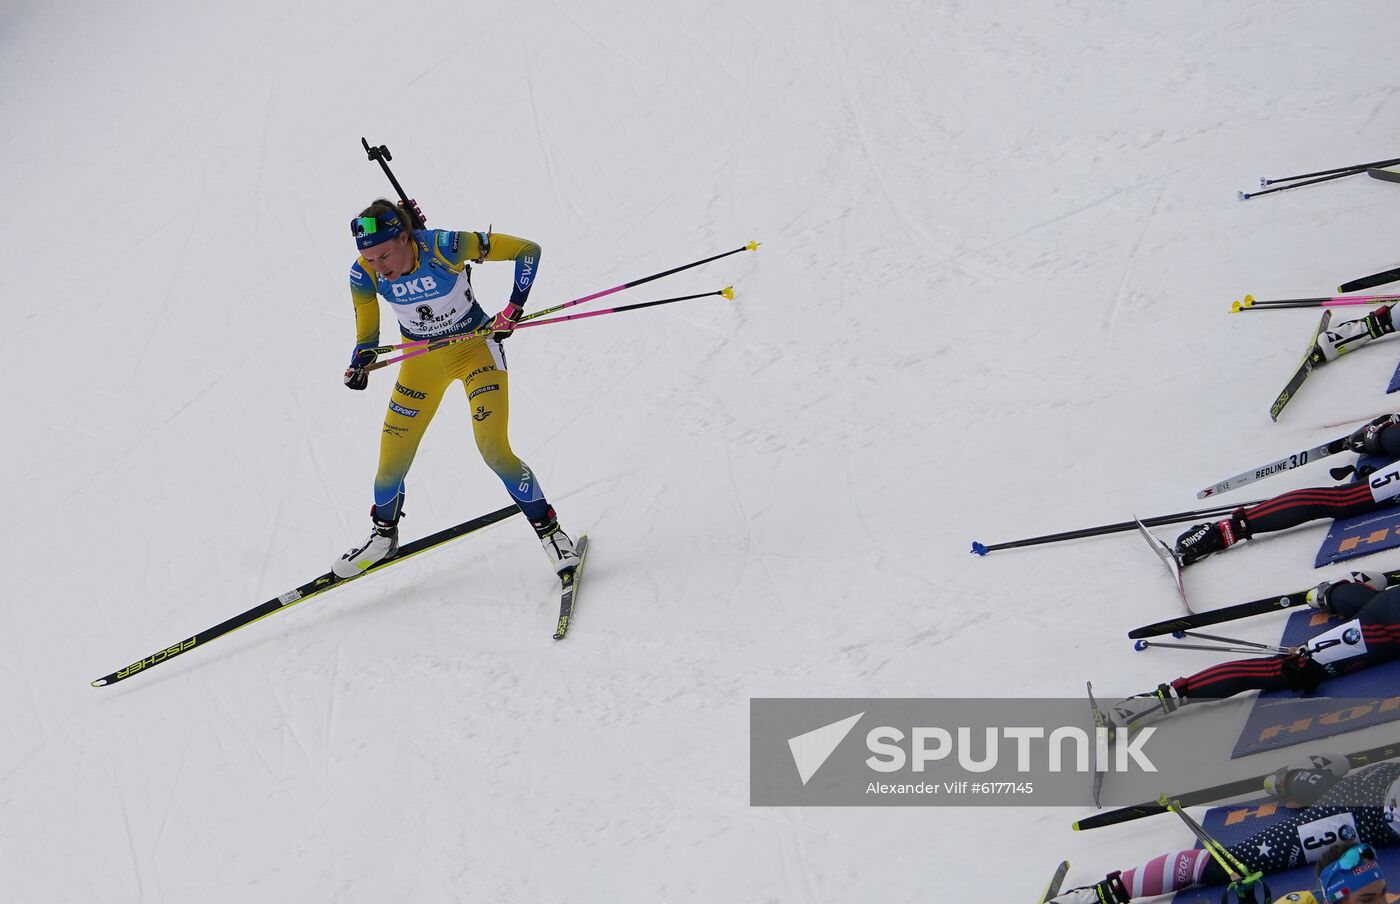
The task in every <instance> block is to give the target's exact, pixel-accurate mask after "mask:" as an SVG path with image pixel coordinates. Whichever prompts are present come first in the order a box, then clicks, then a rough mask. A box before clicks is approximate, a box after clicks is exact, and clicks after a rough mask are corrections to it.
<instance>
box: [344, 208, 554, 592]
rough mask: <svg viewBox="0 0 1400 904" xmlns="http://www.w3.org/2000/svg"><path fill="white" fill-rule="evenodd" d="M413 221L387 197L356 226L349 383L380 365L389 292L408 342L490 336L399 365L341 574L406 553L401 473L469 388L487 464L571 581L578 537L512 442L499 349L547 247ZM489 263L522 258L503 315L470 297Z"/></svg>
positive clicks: (358, 382)
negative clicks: (447, 407) (447, 401)
mask: <svg viewBox="0 0 1400 904" xmlns="http://www.w3.org/2000/svg"><path fill="white" fill-rule="evenodd" d="M412 222H413V220H412V219H411V218H410V217H409V216H408V214H407V211H406V210H404V209H403V208H401V207H399V206H396V205H395V204H393V203H392V202H390V201H386V200H384V199H382V198H381V199H379V200H377V201H375V202H374V203H373V204H371V205H370V206H369V207H367V208H365V210H364V212H363V213H361V214H360V215H359V216H358V217H355V218H354V219H353V220H351V222H350V231H351V233H352V234H353V235H354V237H355V244H356V246H357V247H358V248H359V250H360V257H359V259H358V260H356V261H355V263H354V265H353V266H351V268H350V295H351V298H352V299H353V300H354V303H355V350H354V352H353V353H352V355H351V359H350V367H349V369H348V370H346V371H345V385H346V386H348V387H350V388H351V389H357V390H359V389H364V388H365V387H366V386H367V385H368V383H369V374H368V373H367V372H366V370H365V368H366V367H368V366H369V365H370V364H372V363H373V362H374V359H375V353H374V352H373V351H370V349H373V348H374V347H375V346H377V345H378V344H379V298H380V297H381V296H382V297H383V298H384V300H385V301H387V302H388V303H389V305H390V307H391V308H392V309H393V311H394V314H395V316H397V317H398V320H399V332H400V333H402V334H403V336H404V338H405V339H408V340H419V339H431V340H440V339H445V338H448V337H451V336H457V335H461V334H465V333H471V332H474V331H476V330H479V329H481V328H482V327H485V326H487V325H489V326H490V327H491V328H492V330H493V332H491V333H490V334H489V335H482V336H476V337H473V338H470V339H461V340H458V341H456V342H453V343H451V344H449V345H447V346H444V347H443V348H440V349H436V350H434V351H431V352H427V353H425V354H421V355H418V356H416V357H412V358H409V359H408V360H406V361H404V362H403V364H401V365H400V366H399V373H398V380H397V381H396V382H395V383H394V388H393V391H391V392H390V393H389V410H388V412H387V413H386V414H385V416H384V431H383V434H382V435H381V437H380V440H379V471H378V473H377V474H376V475H375V478H374V505H372V506H371V507H370V519H371V521H373V529H372V530H371V531H370V534H369V538H368V539H367V540H365V542H364V543H361V544H360V545H359V546H356V547H355V548H353V549H351V550H349V551H348V552H346V553H345V554H344V555H343V556H341V557H340V558H339V559H337V560H336V562H335V565H334V566H333V569H332V570H333V571H334V572H335V574H336V575H337V576H338V577H341V578H349V577H354V576H355V575H358V574H360V573H361V572H363V571H364V570H365V569H367V568H369V567H370V566H371V565H374V564H375V563H377V562H382V561H384V560H385V559H388V558H391V557H392V556H393V555H394V553H395V552H397V551H398V548H399V527H398V524H399V518H400V516H401V515H402V514H403V500H404V476H405V475H406V474H407V473H408V468H409V466H410V465H411V464H412V463H413V456H414V453H415V452H417V450H418V443H419V441H420V440H422V438H423V432H424V431H425V430H426V429H427V427H428V423H429V422H430V421H432V419H433V414H434V413H435V412H436V411H437V408H438V404H439V403H440V402H441V401H442V396H443V393H444V392H445V391H446V390H447V387H448V386H449V385H451V384H452V383H455V382H461V384H462V386H463V388H464V389H465V391H466V394H467V404H468V405H469V406H470V408H471V413H472V414H471V417H472V433H473V435H474V436H475V437H476V447H477V449H478V450H479V451H480V452H481V457H482V459H483V460H484V461H485V462H486V464H487V465H488V466H490V468H491V470H493V471H495V472H496V476H498V477H500V478H501V482H502V483H504V484H505V486H506V491H507V492H508V493H510V496H511V498H512V499H513V500H515V503H516V505H518V506H520V511H521V512H523V513H524V515H525V517H526V518H528V519H529V521H530V525H531V526H532V527H534V529H535V533H536V534H537V535H538V536H539V538H540V542H541V543H542V544H543V546H544V549H545V552H546V553H548V555H549V558H550V562H551V564H552V565H553V566H554V570H555V572H556V573H557V574H559V575H561V576H562V575H564V574H565V573H567V572H568V571H569V570H570V569H572V568H574V567H575V566H576V565H577V564H578V554H577V553H576V552H575V551H574V544H573V540H571V539H570V538H569V535H568V534H566V533H564V531H563V530H561V529H560V527H559V521H558V519H557V518H556V517H555V514H554V509H553V508H552V507H551V506H550V504H549V501H548V500H547V499H545V496H544V491H543V490H541V489H540V485H539V481H538V480H537V479H536V477H535V473H534V471H532V470H531V469H530V467H529V466H528V465H526V464H525V463H524V462H523V461H521V460H520V459H519V458H518V457H516V455H515V453H514V452H512V451H511V448H510V441H509V439H507V437H506V425H507V421H508V419H509V416H510V402H509V389H510V381H509V377H508V376H507V373H506V359H505V352H504V349H503V347H502V342H503V340H504V339H505V338H506V337H507V336H509V335H510V334H511V331H512V330H513V329H514V328H515V325H516V324H517V323H518V322H519V320H520V316H521V314H522V313H523V311H524V308H525V300H526V298H528V297H529V294H530V286H531V285H532V284H533V283H534V280H535V273H536V272H537V271H538V269H539V264H540V246H539V245H536V244H535V243H534V242H531V241H527V240H525V239H519V238H515V237H514V236H509V235H502V234H500V233H495V234H492V233H491V232H458V231H454V230H447V229H418V230H415V229H411V228H408V227H409V224H411V223H412ZM485 261H515V283H514V288H513V289H512V291H511V295H510V301H509V302H508V303H507V304H506V306H505V307H504V308H503V309H502V310H501V311H500V313H498V314H497V315H496V316H495V317H494V318H492V317H491V316H489V315H488V314H487V313H486V312H485V311H483V310H482V308H481V305H480V304H478V303H477V300H476V296H475V294H473V292H472V285H471V264H473V263H478V264H479V263H483V262H485Z"/></svg>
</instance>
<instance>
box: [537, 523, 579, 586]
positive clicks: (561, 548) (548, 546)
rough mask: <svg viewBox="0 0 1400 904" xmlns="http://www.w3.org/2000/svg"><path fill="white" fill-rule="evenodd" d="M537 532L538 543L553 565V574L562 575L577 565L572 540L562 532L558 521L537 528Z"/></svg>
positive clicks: (576, 554) (576, 553) (576, 556)
mask: <svg viewBox="0 0 1400 904" xmlns="http://www.w3.org/2000/svg"><path fill="white" fill-rule="evenodd" d="M538 533H539V538H540V545H541V546H543V547H544V551H545V554H546V555H548V556H549V564H550V565H552V566H554V573H555V574H557V575H559V576H560V577H563V576H564V575H565V574H566V573H568V572H570V571H573V570H574V569H575V568H577V567H578V552H576V551H575V550H574V541H573V540H572V539H571V538H570V537H569V535H568V534H566V533H564V530H563V528H561V527H560V526H559V522H558V521H555V522H554V523H553V524H551V525H549V526H548V527H545V528H544V529H543V530H539V531H538Z"/></svg>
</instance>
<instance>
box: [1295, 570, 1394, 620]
mask: <svg viewBox="0 0 1400 904" xmlns="http://www.w3.org/2000/svg"><path fill="white" fill-rule="evenodd" d="M1347 584H1361V585H1363V586H1365V587H1370V588H1371V589H1372V590H1384V589H1386V587H1388V586H1390V579H1389V578H1387V577H1386V576H1385V572H1383V571H1379V572H1366V571H1353V572H1352V573H1351V574H1350V576H1349V577H1348V578H1347V579H1346V580H1343V581H1323V582H1322V583H1321V584H1318V585H1317V586H1316V587H1314V588H1313V589H1311V590H1309V591H1308V593H1307V596H1306V599H1307V601H1308V605H1309V606H1311V607H1312V608H1314V609H1317V610H1318V611H1319V612H1326V613H1328V614H1329V615H1335V614H1336V613H1337V609H1336V607H1335V606H1333V605H1332V594H1333V592H1334V591H1336V589H1337V588H1338V587H1342V586H1345V585H1347Z"/></svg>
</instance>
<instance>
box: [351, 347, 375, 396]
mask: <svg viewBox="0 0 1400 904" xmlns="http://www.w3.org/2000/svg"><path fill="white" fill-rule="evenodd" d="M375 357H376V355H375V354H374V352H372V351H369V350H368V349H365V350H363V351H358V352H355V354H354V356H353V357H351V359H350V366H349V367H348V368H346V370H345V385H346V386H349V387H350V388H351V389H364V388H365V387H366V386H368V385H369V371H367V370H365V368H366V367H369V366H370V365H371V364H373V363H374V359H375Z"/></svg>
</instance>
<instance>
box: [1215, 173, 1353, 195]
mask: <svg viewBox="0 0 1400 904" xmlns="http://www.w3.org/2000/svg"><path fill="white" fill-rule="evenodd" d="M1364 172H1366V169H1365V168H1364V167H1363V168H1361V169H1349V170H1346V171H1345V172H1340V173H1335V174H1333V175H1331V176H1318V177H1317V178H1316V179H1306V180H1304V181H1302V182H1294V183H1293V184H1292V185H1280V186H1278V187H1276V188H1266V189H1264V190H1263V191H1255V192H1248V191H1242V192H1237V193H1236V194H1237V196H1238V197H1239V199H1240V200H1241V201H1248V200H1249V199H1250V198H1257V197H1259V196H1260V195H1271V194H1273V193H1274V192H1276V191H1288V190H1289V189H1290V188H1302V187H1303V186H1304V185H1315V184H1317V183H1318V182H1330V181H1332V180H1333V179H1341V178H1343V177H1345V176H1355V175H1357V174H1358V173H1364Z"/></svg>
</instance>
